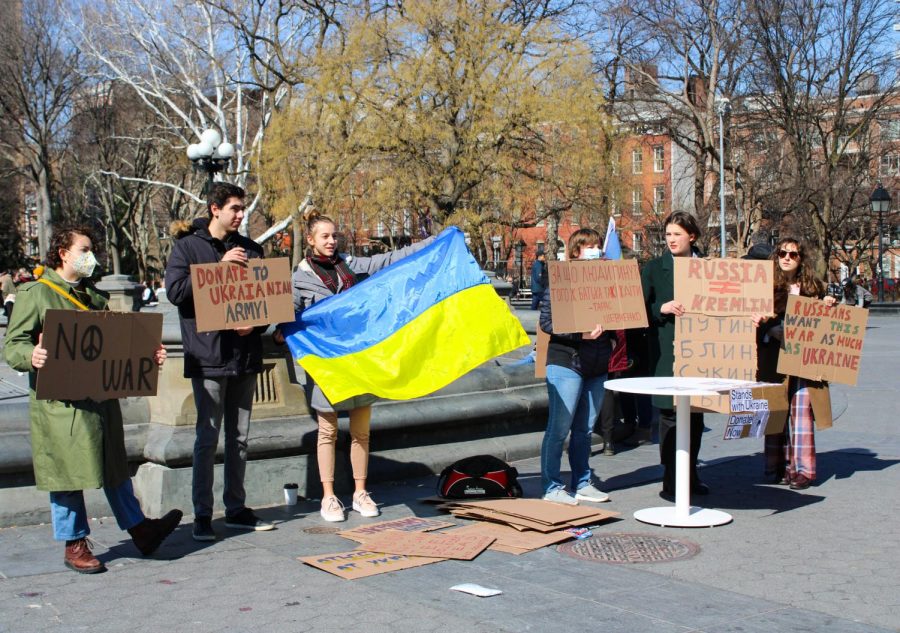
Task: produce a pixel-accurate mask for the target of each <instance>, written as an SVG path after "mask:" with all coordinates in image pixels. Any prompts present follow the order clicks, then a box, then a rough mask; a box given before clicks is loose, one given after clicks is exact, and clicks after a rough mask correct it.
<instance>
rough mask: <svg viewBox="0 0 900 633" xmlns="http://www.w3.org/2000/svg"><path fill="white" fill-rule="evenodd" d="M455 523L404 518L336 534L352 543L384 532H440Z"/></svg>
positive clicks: (421, 518)
mask: <svg viewBox="0 0 900 633" xmlns="http://www.w3.org/2000/svg"><path fill="white" fill-rule="evenodd" d="M455 525H456V524H455V523H451V522H450V521H439V520H438V519H428V518H425V517H406V518H403V519H393V520H392V521H379V522H378V523H369V524H367V525H361V526H360V527H355V528H353V529H351V530H344V531H342V532H338V536H343V537H344V538H349V539H353V540H354V541H358V542H360V543H361V542H363V541H365V540H366V539H368V538H371V537H373V536H375V535H376V534H380V533H381V532H384V531H386V530H399V531H401V532H430V531H431V530H440V529H441V528H445V527H453V526H455Z"/></svg>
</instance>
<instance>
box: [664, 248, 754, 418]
mask: <svg viewBox="0 0 900 633" xmlns="http://www.w3.org/2000/svg"><path fill="white" fill-rule="evenodd" d="M676 261H677V258H676ZM673 372H674V373H673V375H674V376H689V377H694V378H723V379H731V380H751V381H752V380H755V379H756V328H754V327H753V321H752V319H751V318H750V317H747V316H717V317H716V316H706V315H703V314H691V313H685V314H683V315H682V316H680V317H677V318H676V319H675V366H674V367H673ZM691 406H692V407H695V408H698V409H704V410H708V411H716V412H718V413H730V411H731V405H730V402H729V399H728V396H727V395H726V396H694V397H692V398H691Z"/></svg>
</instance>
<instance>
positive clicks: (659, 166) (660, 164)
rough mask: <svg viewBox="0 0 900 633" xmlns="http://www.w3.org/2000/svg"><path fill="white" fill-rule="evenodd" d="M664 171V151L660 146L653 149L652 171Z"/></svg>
mask: <svg viewBox="0 0 900 633" xmlns="http://www.w3.org/2000/svg"><path fill="white" fill-rule="evenodd" d="M665 169H666V149H665V148H664V147H663V146H662V145H657V146H656V147H654V148H653V171H655V172H656V173H658V174H659V173H662V172H663V171H665Z"/></svg>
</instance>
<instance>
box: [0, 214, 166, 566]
mask: <svg viewBox="0 0 900 633" xmlns="http://www.w3.org/2000/svg"><path fill="white" fill-rule="evenodd" d="M96 263H97V260H96V259H95V258H94V253H93V239H92V237H91V232H90V229H88V228H85V227H63V228H59V229H57V230H56V232H55V233H54V234H53V236H52V238H51V241H50V249H49V251H48V253H47V266H46V269H45V270H44V272H43V275H42V276H41V277H40V278H39V279H38V281H36V282H34V283H28V284H25V285H24V286H22V287H21V288H19V292H18V299H17V302H18V306H17V307H16V310H15V312H14V313H13V317H12V321H11V322H10V323H9V326H8V328H7V333H6V348H5V350H4V354H5V356H6V360H7V362H8V363H9V365H10V367H12V368H13V369H16V370H18V371H27V372H29V374H28V382H29V386H30V393H29V403H30V408H31V451H32V462H33V465H34V478H35V484H36V486H37V489H38V490H47V491H49V492H50V520H51V523H52V525H53V538H54V539H56V540H58V541H65V542H66V549H65V558H64V562H65V565H66V566H67V567H68V568H70V569H72V570H74V571H76V572H78V573H82V574H94V573H98V572H102V571H105V570H106V567H105V566H104V565H103V563H101V562H100V561H99V560H97V558H96V557H95V556H94V555H93V554H92V553H91V545H90V543H89V542H88V540H87V536H88V535H89V534H90V532H91V530H90V525H89V523H88V517H87V511H86V510H85V506H84V494H83V492H82V491H83V490H84V489H87V488H100V487H102V488H103V491H104V492H105V493H106V498H107V500H108V501H109V505H110V508H112V511H113V515H114V516H115V517H116V522H117V523H118V525H119V528H120V529H122V530H127V531H128V533H129V534H130V535H131V539H132V541H133V542H134V545H135V546H136V547H137V548H138V550H139V551H140V552H141V554H144V555H147V554H151V553H153V552H154V551H155V550H156V549H157V548H158V547H159V546H160V544H161V543H162V542H163V540H164V539H165V538H166V537H167V536H168V535H169V534H171V532H172V530H174V529H175V528H176V527H177V526H178V523H179V522H180V521H181V510H172V511H170V512H168V513H167V514H166V515H165V516H164V517H163V518H161V519H148V518H146V517H145V516H144V513H143V512H142V511H141V506H140V503H139V502H138V500H137V499H136V498H135V496H134V490H133V488H132V485H131V477H130V473H129V470H128V457H127V455H126V453H125V435H124V431H123V428H122V411H121V409H120V408H119V401H118V400H104V401H102V402H96V401H94V400H89V399H88V400H78V401H65V402H63V401H59V400H38V399H36V397H35V392H34V389H35V384H36V382H37V375H38V372H39V371H40V369H41V368H42V367H43V366H44V364H45V363H46V362H47V350H46V349H45V348H44V347H43V344H42V343H43V327H44V313H45V312H46V311H47V310H49V309H54V310H105V309H106V306H107V302H108V301H109V295H108V294H106V293H104V292H101V291H100V290H97V288H95V287H94V285H93V284H92V283H91V281H90V277H91V275H92V274H93V271H94V267H95V265H96ZM122 343H125V341H122ZM165 359H166V350H165V348H164V347H163V346H162V345H160V347H159V349H158V350H157V352H156V355H155V360H156V362H157V363H158V364H160V365H162V364H163V362H164V361H165Z"/></svg>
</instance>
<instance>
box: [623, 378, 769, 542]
mask: <svg viewBox="0 0 900 633" xmlns="http://www.w3.org/2000/svg"><path fill="white" fill-rule="evenodd" d="M759 385H760V383H756V382H751V381H748V380H724V379H719V378H690V377H672V378H618V379H616V380H607V381H606V383H605V387H606V388H607V389H609V390H611V391H622V392H625V393H637V394H644V395H648V396H674V398H675V506H674V507H672V506H663V507H657V508H646V509H644V510H638V511H637V512H635V513H634V518H635V519H637V520H638V521H641V522H643V523H652V524H653V525H660V526H663V527H667V526H668V527H714V526H717V525H724V524H726V523H730V522H731V515H730V514H728V513H727V512H722V511H721V510H708V509H705V508H700V507H698V506H692V505H691V473H690V452H691V434H690V427H691V396H718V395H722V394H723V393H725V392H728V391H731V390H732V389H742V388H744V389H746V388H748V387H750V386H759ZM660 441H662V439H660Z"/></svg>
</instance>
